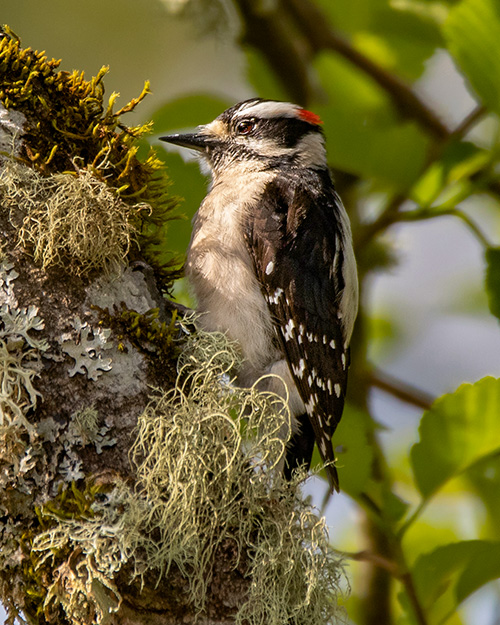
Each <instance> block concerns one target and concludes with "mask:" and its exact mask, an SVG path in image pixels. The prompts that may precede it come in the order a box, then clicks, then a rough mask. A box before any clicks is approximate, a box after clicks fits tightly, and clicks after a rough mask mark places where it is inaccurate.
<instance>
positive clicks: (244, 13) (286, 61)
mask: <svg viewBox="0 0 500 625" xmlns="http://www.w3.org/2000/svg"><path fill="white" fill-rule="evenodd" d="M235 4H236V6H237V7H238V9H239V11H240V13H241V17H242V18H243V24H244V33H243V37H242V38H243V41H244V42H245V43H248V44H250V45H252V46H254V47H255V48H257V50H260V52H262V54H263V56H264V57H265V58H266V59H267V61H268V63H269V65H270V66H271V68H272V70H273V71H274V73H275V75H276V77H277V79H278V80H279V82H281V84H282V85H283V87H284V88H285V89H286V91H287V92H288V93H289V94H290V97H291V98H292V99H293V100H294V101H295V102H297V103H298V104H300V105H302V106H305V105H307V103H308V100H309V99H310V96H311V91H312V87H311V84H310V76H309V68H308V62H307V61H308V59H307V58H306V55H304V53H303V52H304V51H303V49H301V48H300V46H299V45H298V42H297V37H294V36H293V33H292V32H291V30H292V28H291V26H290V24H289V23H287V20H284V19H283V15H279V14H278V11H277V10H273V9H269V10H263V9H262V7H261V6H260V5H261V3H260V2H255V0H235Z"/></svg>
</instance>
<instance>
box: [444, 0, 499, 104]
mask: <svg viewBox="0 0 500 625" xmlns="http://www.w3.org/2000/svg"><path fill="white" fill-rule="evenodd" d="M443 34H444V37H445V39H446V41H447V43H448V49H449V51H450V52H451V54H452V55H453V57H454V58H455V59H456V60H457V62H458V64H459V66H460V67H461V69H462V71H463V72H464V74H465V76H466V77H467V79H468V81H469V82H470V84H471V85H472V87H473V89H474V90H475V91H476V93H477V94H478V95H479V96H480V98H481V99H482V100H483V103H484V104H486V105H487V106H488V107H489V108H491V109H492V110H493V111H496V112H497V113H500V80H499V76H500V54H499V52H498V45H499V41H500V5H499V3H498V0H463V1H462V2H460V3H459V4H457V5H456V6H455V7H453V8H452V9H451V10H450V12H449V14H448V19H447V20H446V22H445V23H444V25H443Z"/></svg>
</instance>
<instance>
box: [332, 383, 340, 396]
mask: <svg viewBox="0 0 500 625" xmlns="http://www.w3.org/2000/svg"><path fill="white" fill-rule="evenodd" d="M333 388H334V389H335V395H337V397H340V392H341V388H340V384H335V386H334V387H333Z"/></svg>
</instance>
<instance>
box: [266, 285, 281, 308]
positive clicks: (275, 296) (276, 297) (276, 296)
mask: <svg viewBox="0 0 500 625" xmlns="http://www.w3.org/2000/svg"><path fill="white" fill-rule="evenodd" d="M282 294H283V289H282V288H281V287H278V288H277V289H276V291H274V293H273V295H272V297H269V298H268V302H269V303H270V304H278V300H279V298H280V297H281V296H282Z"/></svg>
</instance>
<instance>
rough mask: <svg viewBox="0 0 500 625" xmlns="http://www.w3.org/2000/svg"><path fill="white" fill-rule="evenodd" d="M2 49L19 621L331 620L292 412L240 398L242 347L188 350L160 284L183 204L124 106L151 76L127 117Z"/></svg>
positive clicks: (1, 146)
mask: <svg viewBox="0 0 500 625" xmlns="http://www.w3.org/2000/svg"><path fill="white" fill-rule="evenodd" d="M0 65H1V66H0V71H1V73H0V159H1V160H0V233H1V237H2V239H1V244H0V361H1V363H0V467H1V473H0V597H1V599H2V601H3V603H4V605H6V607H7V609H8V613H9V621H11V622H13V621H14V620H15V618H16V617H17V618H18V619H20V620H22V619H23V618H24V619H27V620H28V621H29V622H31V623H37V624H38V623H39V624H43V623H57V624H62V623H68V624H80V623H82V624H83V623H85V624H89V623H111V624H118V623H120V624H122V623H126V624H130V625H136V624H137V625H139V624H142V623H148V625H154V624H156V623H158V624H159V623H162V625H168V624H169V623H179V622H182V623H191V622H193V623H194V622H198V623H200V622H202V623H206V624H207V625H208V624H212V623H213V624H214V625H215V624H219V625H222V624H223V623H224V624H225V623H234V622H238V623H250V624H251V623H260V622H266V623H269V624H270V625H274V624H276V625H278V623H279V624H281V623H284V622H292V620H291V619H293V622H294V623H297V624H299V623H304V624H305V623H318V625H320V624H322V623H327V622H332V618H334V614H335V612H336V604H337V601H336V594H335V589H336V587H337V584H338V578H339V575H340V574H341V567H340V566H339V564H338V562H337V559H336V557H335V555H334V554H333V553H332V552H331V550H330V547H329V543H328V536H327V533H326V530H325V526H324V522H323V521H322V520H320V519H318V518H317V517H316V516H315V515H314V513H313V512H312V511H311V510H310V509H309V507H308V506H307V505H306V504H305V503H304V502H303V501H302V500H301V499H300V498H299V497H298V496H297V495H296V493H295V491H294V488H293V485H292V486H290V485H288V484H283V483H282V482H281V480H280V478H279V476H278V477H276V476H274V477H273V476H272V472H269V473H268V471H267V468H268V467H269V466H273V465H274V464H277V462H278V460H277V459H279V457H280V454H281V453H282V451H283V449H282V448H283V442H282V441H281V440H280V439H279V437H278V436H277V434H276V433H277V432H279V431H281V430H282V427H283V420H286V419H287V411H286V408H285V407H283V405H280V406H276V399H275V398H272V397H266V396H263V395H262V394H258V393H257V392H256V391H255V390H254V389H250V390H247V391H241V390H240V391H239V392H234V393H228V392H227V389H224V388H223V386H221V382H220V380H221V376H222V378H223V376H224V374H226V375H227V374H228V373H230V371H231V368H232V367H233V365H234V364H235V362H236V360H237V354H236V352H234V348H233V347H231V346H230V345H228V344H227V341H225V339H224V338H223V337H222V339H221V337H215V336H214V337H211V338H209V339H207V338H206V337H205V338H203V337H202V338H201V339H200V341H201V343H200V342H198V343H197V342H196V340H198V339H196V340H195V342H194V343H193V340H192V338H191V339H190V340H191V343H189V344H190V347H189V349H187V351H186V348H183V345H184V343H185V341H186V335H187V334H188V333H189V332H188V331H187V329H186V326H185V324H184V325H183V324H180V325H179V324H178V323H176V316H177V311H176V310H175V309H174V308H173V307H172V306H171V305H169V304H168V302H167V300H166V299H165V297H164V295H165V293H166V292H168V289H169V287H170V286H171V283H172V281H173V279H174V278H175V277H176V276H177V275H178V271H177V270H176V269H175V268H174V267H173V266H172V265H171V263H170V262H169V261H168V259H167V260H166V259H165V257H164V256H162V255H161V254H159V248H158V236H159V235H160V236H162V235H163V234H164V230H162V228H163V227H164V224H165V222H166V220H167V219H168V215H169V213H170V211H171V209H172V202H171V200H170V199H169V198H168V196H167V195H166V194H165V186H166V185H165V178H164V174H163V173H162V168H161V163H159V161H158V160H157V159H156V157H155V155H154V154H150V155H149V156H148V157H147V158H146V159H145V160H142V161H140V160H138V158H137V156H136V151H137V147H136V140H137V138H138V137H140V136H141V134H143V133H144V132H145V130H147V127H143V128H127V127H125V126H124V125H123V124H122V122H121V121H120V119H119V114H120V113H124V112H127V111H129V110H131V109H133V108H134V106H135V105H136V104H137V103H138V102H139V101H140V100H141V99H142V97H144V95H145V94H146V92H147V88H146V89H145V91H144V92H143V94H141V97H140V98H138V99H137V100H136V101H133V102H132V103H130V104H129V105H127V106H126V107H124V109H122V111H119V112H118V113H114V112H113V108H112V101H111V102H110V103H109V105H108V106H106V105H105V104H104V99H103V96H104V90H103V86H102V79H103V75H104V72H101V73H100V74H99V75H98V77H97V78H94V79H92V80H90V81H88V82H87V81H85V80H84V79H83V76H82V75H80V74H78V73H74V74H72V75H69V74H66V73H64V72H57V71H56V69H57V63H56V62H55V61H47V59H46V58H44V57H43V56H41V55H40V54H38V53H35V52H33V51H31V50H29V49H28V50H23V49H21V47H20V44H19V41H18V40H17V38H16V37H15V36H13V35H12V34H10V33H7V32H4V33H1V37H0ZM112 99H113V97H112ZM204 340H205V341H208V343H206V345H207V347H205V348H203V349H202V350H201V351H200V345H205V343H203V341H204ZM221 340H222V342H219V343H218V342H217V341H221ZM197 350H198V351H197ZM181 351H182V353H183V356H182V358H183V361H182V362H183V363H184V364H183V365H182V366H181V367H180V373H178V368H179V365H178V356H179V353H180V352H181ZM200 354H201V355H200ZM248 414H250V415H254V416H252V418H250V420H248V419H245V420H243V419H239V420H238V419H236V421H235V420H234V419H233V417H234V415H236V417H238V416H239V417H241V416H243V415H248ZM252 419H254V421H252ZM255 419H256V420H255ZM242 430H247V431H249V432H252V433H253V436H252V437H251V439H250V440H251V441H252V442H251V443H249V442H248V441H247V442H246V443H245V444H243V439H242V433H241V431H242ZM256 459H257V460H256Z"/></svg>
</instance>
